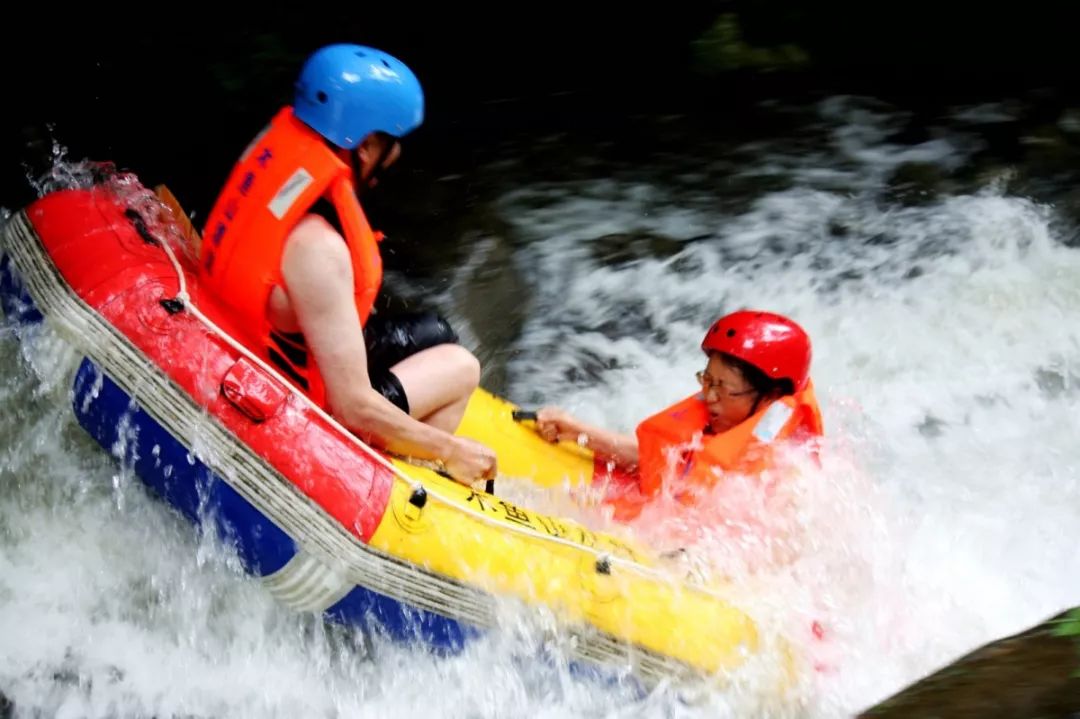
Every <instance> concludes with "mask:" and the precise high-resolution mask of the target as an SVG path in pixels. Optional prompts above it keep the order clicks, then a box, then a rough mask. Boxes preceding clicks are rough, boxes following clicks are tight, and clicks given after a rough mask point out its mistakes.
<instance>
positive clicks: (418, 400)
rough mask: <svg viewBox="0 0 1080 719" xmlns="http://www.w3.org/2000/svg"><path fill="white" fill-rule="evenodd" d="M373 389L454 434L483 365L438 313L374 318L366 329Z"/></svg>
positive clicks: (419, 416)
mask: <svg viewBox="0 0 1080 719" xmlns="http://www.w3.org/2000/svg"><path fill="white" fill-rule="evenodd" d="M364 335H365V340H366V342H367V348H368V372H369V374H370V376H371V383H372V386H373V387H375V389H376V390H378V391H380V392H382V394H383V395H384V396H385V397H386V398H387V399H389V400H390V401H392V402H394V404H396V405H397V406H398V407H400V408H401V409H403V410H404V411H406V412H408V413H409V414H410V415H412V416H413V417H415V418H416V419H418V420H420V421H421V422H426V423H427V424H430V425H432V426H434V427H438V428H439V429H442V430H444V431H447V432H453V431H454V430H456V429H457V426H458V424H460V423H461V418H462V416H463V415H464V414H465V407H466V405H467V404H468V402H469V398H470V397H471V396H472V393H473V391H474V390H475V389H476V387H477V386H478V385H479V382H480V362H479V360H477V359H476V357H475V356H473V354H472V353H471V352H469V351H468V350H467V349H465V348H464V347H462V346H461V345H459V344H457V341H458V337H457V334H456V333H455V332H454V330H453V329H452V328H451V327H450V325H449V323H447V322H446V320H444V319H443V318H441V317H439V316H438V315H437V314H435V313H433V312H421V313H415V314H407V315H402V316H397V317H378V316H376V317H373V318H372V321H371V322H369V324H368V326H367V327H366V328H365V330H364Z"/></svg>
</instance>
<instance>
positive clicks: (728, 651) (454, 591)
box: [0, 175, 763, 685]
mask: <svg viewBox="0 0 1080 719" xmlns="http://www.w3.org/2000/svg"><path fill="white" fill-rule="evenodd" d="M185 222H186V217H177V216H176V213H175V211H174V210H173V209H171V206H169V205H166V204H164V203H162V202H161V201H160V199H159V197H158V196H157V195H155V193H154V192H152V191H150V190H149V189H147V188H145V187H143V186H142V185H140V184H139V182H138V180H137V178H135V177H134V176H132V175H112V176H109V177H108V178H107V179H101V178H98V179H97V180H96V181H94V182H86V183H84V186H80V187H74V188H68V189H61V190H56V191H53V192H50V193H49V194H46V195H45V196H43V197H41V198H39V199H38V200H36V201H35V202H33V203H32V204H30V205H29V206H28V207H26V208H24V209H22V210H21V211H19V212H17V213H15V214H14V215H12V216H11V218H10V219H9V221H8V222H7V223H6V224H5V226H4V228H3V233H2V245H0V249H2V251H3V260H2V268H0V269H2V272H0V275H2V277H0V300H2V303H3V308H4V311H5V314H6V315H7V316H8V319H9V321H17V322H24V323H25V322H36V321H41V320H42V319H44V320H45V321H47V322H49V323H50V325H51V326H53V327H54V328H55V329H56V330H57V331H58V332H59V333H60V334H61V335H63V336H64V337H65V338H66V339H68V340H69V341H70V342H72V343H73V344H74V345H75V346H76V347H77V348H78V351H79V355H80V356H81V357H83V359H82V361H81V365H80V367H79V369H78V371H77V373H76V376H75V378H74V386H73V390H74V392H73V403H72V407H73V410H74V413H75V415H76V416H77V418H78V421H79V423H80V424H81V425H82V426H83V427H84V428H85V429H86V431H87V432H88V433H89V434H90V435H91V436H93V437H94V438H95V439H96V440H97V442H99V443H100V444H101V445H102V447H104V448H105V449H106V450H107V451H108V450H112V449H113V448H115V447H118V446H123V447H124V448H125V449H124V451H123V456H122V457H119V459H120V460H121V461H123V462H125V463H128V464H130V466H131V467H132V468H133V470H134V472H135V473H136V474H137V476H139V477H140V478H141V480H142V481H144V482H145V483H146V484H147V485H148V486H149V487H151V488H152V489H153V490H154V491H155V492H156V493H157V494H158V495H160V497H162V498H163V499H164V500H165V501H166V502H168V503H169V504H170V505H171V506H172V507H174V508H175V509H176V510H178V511H179V512H181V513H183V514H184V515H185V516H186V517H187V518H188V519H189V520H191V521H192V522H193V523H196V524H199V523H204V522H212V523H213V525H214V526H215V528H216V530H217V531H218V532H219V533H220V534H221V536H223V537H225V538H226V539H227V540H228V541H229V542H230V543H231V544H232V545H234V546H235V551H236V552H237V553H238V555H239V557H240V559H241V561H242V563H243V566H244V567H245V569H246V571H247V572H249V573H250V574H252V575H254V576H255V577H257V578H259V579H260V580H261V581H262V583H263V584H264V585H265V586H266V588H267V589H268V590H269V591H270V592H271V593H272V594H273V595H274V596H275V597H277V598H278V599H280V600H281V601H282V602H284V603H285V604H287V605H289V606H290V607H293V608H295V609H297V610H301V611H312V612H319V613H322V614H324V615H325V616H326V617H327V618H328V619H330V620H332V621H338V622H344V623H352V624H357V625H363V626H365V627H369V628H370V627H377V628H378V629H379V631H383V632H386V633H387V634H389V635H391V636H393V637H395V638H397V639H400V640H403V641H411V642H422V643H424V644H425V645H428V646H431V647H435V648H440V649H446V650H457V649H460V648H461V647H462V646H464V645H465V644H466V643H467V642H468V641H470V639H471V638H473V637H476V636H478V635H480V634H481V633H482V632H484V631H487V630H490V629H491V628H493V627H494V626H496V624H497V620H496V611H497V607H498V604H499V602H502V601H511V602H516V603H520V604H521V605H525V606H526V607H530V606H531V607H536V608H542V609H543V610H544V611H547V612H550V615H551V616H554V617H555V618H556V620H557V621H558V623H559V626H560V635H561V636H563V637H571V638H572V641H567V642H566V643H565V644H566V646H567V647H568V648H569V651H571V652H572V653H573V654H575V655H576V657H575V658H574V661H576V662H578V663H579V664H580V663H581V662H582V661H584V663H585V664H586V665H590V664H595V665H599V666H601V667H608V668H612V669H614V670H616V671H619V672H628V673H630V674H631V675H633V676H636V677H637V678H639V679H641V680H643V681H644V682H645V684H646V685H652V684H654V683H655V682H657V681H659V680H661V679H671V678H679V677H682V678H716V677H724V676H727V675H729V673H730V672H733V671H736V670H738V669H739V667H740V666H741V665H743V664H744V663H745V662H747V661H748V659H749V658H750V657H752V656H754V655H755V654H756V653H758V652H760V651H762V646H763V642H762V640H761V637H760V636H759V633H758V630H757V628H756V627H755V624H754V622H753V621H752V620H751V619H750V617H749V616H748V614H747V613H745V612H744V611H743V610H740V609H739V608H737V607H736V606H733V605H732V604H731V603H729V601H728V600H727V599H725V595H724V592H723V587H704V586H697V585H695V584H692V583H690V582H689V580H684V579H681V578H675V575H669V573H667V572H666V571H664V566H663V563H662V562H660V561H658V560H657V559H656V558H655V557H652V556H651V555H650V553H649V552H648V551H647V550H646V549H644V548H642V547H639V546H634V545H633V544H632V543H630V542H627V541H624V540H621V539H617V538H616V537H614V536H608V535H606V534H602V533H597V532H594V531H590V530H589V529H586V528H585V527H583V526H581V525H580V524H577V523H575V522H572V521H570V520H568V519H565V518H560V517H556V516H547V515H544V514H541V513H538V512H535V511H532V510H531V509H529V508H528V507H522V506H517V505H515V504H513V503H511V502H509V501H506V500H505V499H502V498H500V497H499V496H498V494H497V492H498V487H497V486H496V487H495V493H492V492H489V491H485V490H484V488H475V489H470V488H468V487H465V486H463V485H460V484H458V483H456V482H454V481H451V480H450V479H447V478H446V477H444V476H441V475H440V474H438V473H436V472H434V471H431V470H430V469H426V468H424V467H421V466H416V465H413V464H410V463H408V462H406V461H404V460H403V459H400V458H394V457H389V456H386V455H384V454H382V453H380V452H378V451H376V450H375V449H373V448H371V447H369V446H367V445H365V444H364V443H363V442H361V441H360V440H359V439H357V438H356V437H355V436H354V435H352V434H351V433H349V432H348V431H346V430H345V429H344V428H343V427H341V426H340V425H339V424H338V423H337V422H335V421H334V419H333V418H331V417H330V416H329V415H327V414H326V413H324V412H323V411H322V410H320V409H319V408H318V407H317V406H315V405H314V404H312V403H311V402H310V401H309V400H307V399H306V398H305V397H304V396H303V395H302V394H300V393H298V392H296V391H295V390H294V389H293V387H292V386H291V385H290V384H289V383H288V382H287V381H286V380H285V379H284V378H283V377H282V376H280V375H279V374H277V373H276V371H275V370H274V369H273V368H272V367H270V366H269V365H267V364H265V363H263V362H262V361H261V360H259V359H258V358H257V357H256V356H255V355H253V354H251V353H249V352H248V351H247V350H246V349H245V348H243V347H242V346H240V345H239V344H238V343H237V342H235V340H233V339H232V337H233V333H232V332H231V331H230V329H231V328H230V322H229V317H228V316H227V315H226V314H225V313H223V312H222V311H221V309H220V308H219V307H218V306H217V305H216V304H215V300H214V298H213V297H212V296H209V295H208V294H204V293H203V292H202V291H201V290H200V286H199V283H198V280H197V278H196V276H195V272H194V265H193V264H192V262H191V255H190V254H189V253H186V252H185V251H184V249H185V248H184V242H185V237H190V226H189V225H187V226H185ZM516 409H517V408H515V407H514V406H513V405H512V404H510V403H509V402H506V401H504V400H502V399H500V398H498V397H496V396H493V395H491V394H489V393H487V392H484V391H482V390H480V391H478V392H477V393H476V395H475V396H474V397H473V399H472V401H471V403H470V405H469V408H468V411H467V413H466V417H465V419H464V421H463V423H462V426H461V428H460V429H459V432H461V433H463V434H467V435H469V436H473V437H475V438H477V439H480V440H482V441H484V442H487V443H488V444H489V445H491V446H492V447H494V448H495V449H496V451H497V452H498V455H499V458H498V461H499V467H500V471H501V472H503V473H504V475H510V476H516V477H529V478H531V479H532V480H533V481H535V482H538V483H540V484H545V485H556V484H561V483H563V482H566V481H569V482H570V483H588V482H590V481H592V480H593V477H594V474H595V470H596V466H595V464H596V463H595V460H594V458H593V457H592V456H591V454H590V453H589V452H588V451H586V450H583V449H580V448H577V447H575V446H570V447H567V446H552V445H549V444H547V443H546V442H544V441H543V440H541V439H540V438H539V437H538V436H537V435H536V434H535V432H533V431H532V430H530V429H528V428H527V427H525V426H522V424H521V423H519V422H516V421H515V419H514V417H513V416H512V413H513V412H514V411H515V410H516ZM120 440H122V441H120Z"/></svg>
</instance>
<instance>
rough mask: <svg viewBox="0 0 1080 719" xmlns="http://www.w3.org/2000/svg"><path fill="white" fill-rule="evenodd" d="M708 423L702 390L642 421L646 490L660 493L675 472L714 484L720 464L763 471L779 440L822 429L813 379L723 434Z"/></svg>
mask: <svg viewBox="0 0 1080 719" xmlns="http://www.w3.org/2000/svg"><path fill="white" fill-rule="evenodd" d="M708 423H709V412H708V408H707V407H706V405H705V400H704V398H703V396H702V394H701V392H697V393H695V394H693V395H691V396H689V397H687V398H685V399H683V400H681V401H679V402H677V403H675V404H674V405H672V406H670V407H668V408H666V409H664V410H661V411H660V412H657V413H656V414H654V415H653V416H651V417H649V418H647V419H645V420H644V421H643V422H641V424H639V425H638V427H637V431H636V434H637V439H638V481H639V485H640V491H641V494H642V495H645V496H652V495H655V494H656V493H657V492H658V491H659V490H660V488H661V486H662V485H663V483H664V482H665V481H667V480H669V479H671V478H681V479H683V480H684V481H687V482H689V483H690V484H691V485H697V486H710V485H711V484H712V483H713V482H715V481H716V478H717V476H718V470H719V471H734V472H745V473H757V472H760V471H762V470H764V469H766V468H767V467H769V466H770V463H771V457H770V454H771V448H772V445H773V444H774V443H775V442H777V441H780V440H785V439H790V438H798V437H800V436H805V437H812V436H820V435H822V434H823V427H822V421H821V410H820V409H819V408H818V404H817V400H816V399H815V397H814V388H813V383H812V382H807V385H806V387H805V388H804V389H803V390H802V391H801V392H798V393H796V394H794V395H789V396H787V397H782V398H780V399H778V400H775V401H773V402H770V403H769V404H768V405H766V406H765V407H762V408H761V409H759V410H758V411H757V412H755V413H754V414H753V415H751V416H750V417H748V418H747V419H745V420H744V421H743V422H741V423H740V424H738V425H736V426H734V427H732V428H731V429H729V430H727V431H726V432H723V433H721V434H717V435H709V434H706V433H705V428H706V427H707V426H708Z"/></svg>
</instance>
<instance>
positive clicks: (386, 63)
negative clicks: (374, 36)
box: [382, 60, 390, 70]
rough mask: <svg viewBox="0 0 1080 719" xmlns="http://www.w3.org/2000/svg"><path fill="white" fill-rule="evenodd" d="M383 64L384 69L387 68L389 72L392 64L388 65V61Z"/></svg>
mask: <svg viewBox="0 0 1080 719" xmlns="http://www.w3.org/2000/svg"><path fill="white" fill-rule="evenodd" d="M382 64H383V67H385V68H386V69H387V70H389V69H390V63H388V62H387V61H386V60H383V61H382Z"/></svg>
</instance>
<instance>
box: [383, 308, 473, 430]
mask: <svg viewBox="0 0 1080 719" xmlns="http://www.w3.org/2000/svg"><path fill="white" fill-rule="evenodd" d="M457 341H458V336H457V333H456V332H454V330H453V328H452V327H450V323H449V322H447V321H446V320H445V319H443V318H442V317H440V316H439V315H437V314H435V313H434V312H410V313H404V314H395V315H389V316H387V315H377V314H374V315H371V317H369V318H368V323H367V325H366V326H365V327H364V344H365V345H366V346H367V362H368V376H370V377H371V386H372V387H374V388H375V391H376V392H378V393H379V394H381V395H382V396H383V397H386V398H387V399H388V400H390V401H391V402H393V403H394V404H395V405H397V406H398V407H399V408H401V410H402V411H403V412H405V413H408V411H409V398H408V397H406V396H405V388H404V387H402V386H401V380H399V379H398V378H397V377H396V376H395V375H394V373H393V372H391V371H390V368H391V367H393V366H394V365H396V364H397V363H398V362H400V361H402V360H403V359H405V358H406V357H411V356H412V355H414V354H416V353H417V352H422V351H423V350H426V349H429V348H431V347H435V346H437V345H441V344H448V343H449V344H454V343H457Z"/></svg>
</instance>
